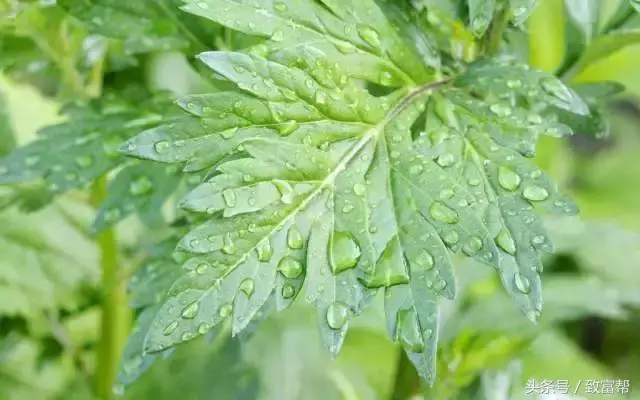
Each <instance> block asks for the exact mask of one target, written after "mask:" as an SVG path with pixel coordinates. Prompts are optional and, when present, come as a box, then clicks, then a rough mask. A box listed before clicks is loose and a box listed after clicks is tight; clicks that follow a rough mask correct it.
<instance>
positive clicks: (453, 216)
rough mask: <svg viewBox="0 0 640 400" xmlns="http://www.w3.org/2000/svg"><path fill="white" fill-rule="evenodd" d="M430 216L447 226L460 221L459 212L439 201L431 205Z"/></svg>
mask: <svg viewBox="0 0 640 400" xmlns="http://www.w3.org/2000/svg"><path fill="white" fill-rule="evenodd" d="M429 214H430V215H431V217H432V218H433V219H435V220H437V221H440V222H445V223H447V224H455V223H456V222H458V221H459V220H460V217H459V216H458V213H457V212H455V211H454V210H452V209H451V208H449V207H448V206H446V205H445V204H443V203H441V202H439V201H434V202H433V203H432V204H431V207H430V208H429Z"/></svg>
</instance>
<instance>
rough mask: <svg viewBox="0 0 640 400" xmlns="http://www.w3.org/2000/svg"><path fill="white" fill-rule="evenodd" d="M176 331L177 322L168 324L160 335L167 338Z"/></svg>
mask: <svg viewBox="0 0 640 400" xmlns="http://www.w3.org/2000/svg"><path fill="white" fill-rule="evenodd" d="M176 329H178V321H173V322H172V323H170V324H169V325H167V326H166V327H165V328H164V330H163V331H162V334H163V335H165V336H169V335H171V334H172V333H173V332H175V331H176Z"/></svg>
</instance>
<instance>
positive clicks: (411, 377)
mask: <svg viewBox="0 0 640 400" xmlns="http://www.w3.org/2000/svg"><path fill="white" fill-rule="evenodd" d="M398 348H399V351H398V363H397V367H396V377H395V380H394V384H393V392H392V393H391V397H390V400H407V399H410V398H411V396H413V395H415V394H417V393H420V377H419V376H418V374H417V372H416V369H415V367H414V366H413V364H412V363H411V360H409V357H407V353H406V352H405V351H404V349H403V348H402V347H401V346H399V347H398Z"/></svg>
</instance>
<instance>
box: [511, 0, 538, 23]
mask: <svg viewBox="0 0 640 400" xmlns="http://www.w3.org/2000/svg"><path fill="white" fill-rule="evenodd" d="M537 5H538V0H509V9H510V12H511V16H512V20H513V23H514V24H516V25H521V24H522V23H524V21H526V20H527V18H529V16H530V15H531V13H532V12H533V9H534V8H536V6H537Z"/></svg>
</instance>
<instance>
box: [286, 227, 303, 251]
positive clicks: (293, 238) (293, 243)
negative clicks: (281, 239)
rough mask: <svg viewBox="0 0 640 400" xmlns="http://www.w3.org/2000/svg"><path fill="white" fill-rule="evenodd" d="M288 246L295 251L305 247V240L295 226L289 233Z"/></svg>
mask: <svg viewBox="0 0 640 400" xmlns="http://www.w3.org/2000/svg"><path fill="white" fill-rule="evenodd" d="M287 246H289V248H290V249H294V250H295V249H301V248H302V247H304V238H303V237H302V234H301V233H300V231H299V230H298V228H297V227H296V226H295V225H292V226H291V227H290V228H289V231H288V232H287Z"/></svg>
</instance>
